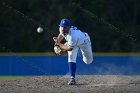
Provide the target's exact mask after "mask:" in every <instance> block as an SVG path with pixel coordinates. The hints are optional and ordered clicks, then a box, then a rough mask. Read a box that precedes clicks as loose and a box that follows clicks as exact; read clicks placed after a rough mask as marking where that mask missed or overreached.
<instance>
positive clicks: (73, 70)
mask: <svg viewBox="0 0 140 93" xmlns="http://www.w3.org/2000/svg"><path fill="white" fill-rule="evenodd" d="M68 65H69V72H70V76H71V78H75V73H76V63H74V62H68Z"/></svg>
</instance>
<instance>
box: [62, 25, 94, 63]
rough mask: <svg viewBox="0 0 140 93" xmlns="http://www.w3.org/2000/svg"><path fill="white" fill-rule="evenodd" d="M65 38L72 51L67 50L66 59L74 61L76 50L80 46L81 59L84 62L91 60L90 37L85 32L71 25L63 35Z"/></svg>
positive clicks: (90, 61)
mask: <svg viewBox="0 0 140 93" xmlns="http://www.w3.org/2000/svg"><path fill="white" fill-rule="evenodd" d="M63 36H64V38H65V39H66V41H67V43H68V46H69V47H71V48H73V50H72V51H68V61H69V62H76V58H77V52H78V50H79V48H80V50H81V53H82V55H83V61H84V62H85V63H86V64H90V63H92V61H93V56H92V48H91V42H90V37H89V35H88V34H87V33H85V32H81V31H80V30H79V29H78V28H77V27H75V26H71V28H70V29H69V31H68V33H67V34H66V35H63Z"/></svg>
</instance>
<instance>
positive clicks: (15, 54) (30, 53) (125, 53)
mask: <svg viewBox="0 0 140 93" xmlns="http://www.w3.org/2000/svg"><path fill="white" fill-rule="evenodd" d="M0 56H56V55H55V53H54V52H29V53H27V52H25V53H21V52H20V53H19V52H5V53H0ZM63 56H67V53H65V55H63ZM93 56H140V53H131V52H129V53H127V52H93Z"/></svg>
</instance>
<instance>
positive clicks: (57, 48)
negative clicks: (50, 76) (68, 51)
mask: <svg viewBox="0 0 140 93" xmlns="http://www.w3.org/2000/svg"><path fill="white" fill-rule="evenodd" d="M54 53H55V54H56V55H63V54H64V50H62V49H61V48H60V47H59V46H58V45H54Z"/></svg>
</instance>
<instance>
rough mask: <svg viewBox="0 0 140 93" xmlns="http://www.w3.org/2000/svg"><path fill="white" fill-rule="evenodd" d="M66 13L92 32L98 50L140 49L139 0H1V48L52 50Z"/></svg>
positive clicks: (0, 49)
mask: <svg viewBox="0 0 140 93" xmlns="http://www.w3.org/2000/svg"><path fill="white" fill-rule="evenodd" d="M64 17H67V18H69V19H70V20H71V21H72V24H73V25H75V26H77V27H78V28H79V29H81V30H82V31H85V32H87V33H89V35H90V36H91V40H92V44H93V51H95V52H139V51H140V0H0V52H9V51H13V52H47V51H52V50H53V44H54V42H53V40H52V37H53V36H56V35H57V34H58V25H59V21H60V20H61V18H64ZM38 26H42V27H43V28H44V29H45V31H44V32H43V33H40V34H39V33H37V32H36V29H37V27H38Z"/></svg>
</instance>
